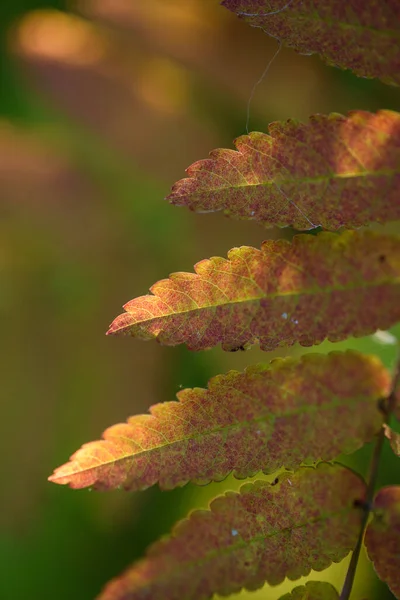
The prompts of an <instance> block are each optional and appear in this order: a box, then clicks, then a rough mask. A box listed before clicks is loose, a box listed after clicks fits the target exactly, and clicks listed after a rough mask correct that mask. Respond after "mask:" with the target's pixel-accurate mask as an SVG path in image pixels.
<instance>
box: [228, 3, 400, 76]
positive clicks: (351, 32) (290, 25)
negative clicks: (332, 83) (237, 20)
mask: <svg viewBox="0 0 400 600" xmlns="http://www.w3.org/2000/svg"><path fill="white" fill-rule="evenodd" d="M222 5H223V6H225V7H226V8H227V9H228V10H230V11H232V12H234V13H236V14H237V15H238V16H239V17H241V18H242V19H244V20H245V21H247V22H248V23H249V24H250V25H252V26H254V27H259V28H261V29H262V30H263V31H265V32H266V33H268V34H269V35H271V36H272V37H274V38H277V39H278V40H280V41H281V42H282V43H283V44H284V45H285V46H288V47H289V48H293V49H294V50H296V52H299V53H300V54H315V53H317V54H319V55H320V56H321V58H322V59H323V60H324V61H325V62H326V63H328V64H329V65H334V66H337V67H340V68H341V69H351V70H352V71H354V73H355V74H356V75H358V76H359V77H368V78H371V77H377V78H379V79H381V80H382V81H383V82H385V83H388V84H391V85H400V3H399V2H398V0H380V1H379V2H373V3H369V2H363V3H360V2H358V1H357V0H327V1H325V2H315V0H289V1H288V0H224V1H223V2H222Z"/></svg>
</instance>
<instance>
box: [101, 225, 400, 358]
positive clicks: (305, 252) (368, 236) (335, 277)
mask: <svg viewBox="0 0 400 600" xmlns="http://www.w3.org/2000/svg"><path fill="white" fill-rule="evenodd" d="M195 271H196V274H193V273H173V274H172V275H171V276H170V278H169V279H164V280H162V281H159V282H158V283H156V284H155V285H153V287H152V288H151V289H150V291H151V292H152V294H151V295H147V296H141V297H139V298H136V299H134V300H131V301H130V302H128V303H127V304H126V305H125V306H124V309H125V311H126V312H125V313H124V314H122V315H120V316H119V317H117V318H116V319H115V320H114V321H113V323H112V324H111V326H110V329H109V331H108V334H129V335H132V336H134V337H137V338H139V339H143V340H148V339H151V338H156V339H157V340H158V341H159V342H160V343H162V344H166V345H169V346H175V345H177V344H181V343H186V344H187V346H188V348H190V349H191V350H202V349H206V348H211V347H212V346H215V345H217V344H219V343H221V344H222V348H223V349H224V350H231V351H232V350H237V349H239V348H242V347H244V346H245V345H249V344H252V343H255V342H256V341H259V342H260V346H261V349H262V350H272V349H274V348H276V347H278V346H291V345H293V344H294V343H296V342H299V343H300V344H301V345H303V346H312V345H314V344H319V343H320V342H322V341H323V340H324V339H325V338H328V339H329V340H331V341H339V340H343V339H345V338H346V337H348V336H350V335H355V336H361V335H367V334H369V333H372V332H374V331H375V330H376V329H387V328H389V327H390V326H391V325H393V324H394V323H396V322H397V321H398V320H400V238H399V237H395V236H388V235H380V234H378V233H375V232H372V231H363V232H362V231H359V232H356V231H347V232H344V233H343V234H341V235H337V234H333V233H327V232H322V233H320V234H319V235H317V236H311V235H304V234H303V235H298V236H295V237H294V239H293V241H292V243H289V242H287V241H286V240H268V241H266V242H264V243H263V245H262V247H261V250H256V249H255V248H251V247H247V246H242V247H240V248H234V249H233V250H231V251H230V252H229V253H228V259H224V258H219V257H214V258H211V259H210V260H203V261H201V262H199V263H197V265H195Z"/></svg>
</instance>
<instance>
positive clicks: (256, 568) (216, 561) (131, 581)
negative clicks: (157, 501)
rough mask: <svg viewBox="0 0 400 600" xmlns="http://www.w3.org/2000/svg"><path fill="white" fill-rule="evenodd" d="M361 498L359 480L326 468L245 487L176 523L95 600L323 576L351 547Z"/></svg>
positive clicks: (199, 594) (205, 593) (198, 596)
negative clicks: (313, 573)
mask: <svg viewBox="0 0 400 600" xmlns="http://www.w3.org/2000/svg"><path fill="white" fill-rule="evenodd" d="M364 495H365V484H364V482H363V481H362V480H361V478H360V477H359V476H358V475H356V474H355V473H354V472H352V471H350V470H349V469H347V468H345V467H342V466H340V465H330V464H327V463H320V464H319V465H318V467H317V468H316V469H314V468H307V467H305V468H302V469H300V470H299V471H297V472H296V473H294V474H289V473H285V474H283V475H282V476H280V477H279V481H277V482H276V485H274V484H270V483H268V482H266V481H257V482H255V483H253V484H245V485H243V486H242V488H241V490H240V493H234V492H227V493H226V494H225V495H224V496H220V497H218V498H216V499H215V500H213V501H212V503H211V505H210V510H209V511H204V510H202V511H195V512H193V513H192V514H191V515H190V516H189V518H188V519H186V520H184V521H181V522H180V523H178V525H177V526H176V527H175V529H174V530H173V532H172V535H171V537H167V538H164V539H162V540H161V541H159V542H158V543H156V544H155V545H154V546H152V547H151V548H150V550H149V552H148V554H147V557H146V558H144V559H143V560H141V561H139V562H138V563H136V564H135V565H133V567H132V568H131V569H129V570H127V571H126V572H125V573H124V574H123V575H122V576H121V577H119V578H117V579H116V580H114V581H112V582H111V583H110V584H108V586H107V587H106V589H105V590H104V592H103V593H102V594H101V595H100V600H139V599H141V600H142V599H144V598H151V600H176V599H181V598H182V599H183V598H184V599H185V600H205V599H207V598H211V596H212V595H213V594H214V593H218V594H222V595H228V594H231V593H234V592H237V591H239V590H240V589H242V588H243V587H245V588H246V589H249V590H255V589H257V588H259V587H261V586H262V585H263V583H264V582H265V581H267V582H268V583H269V584H271V585H277V584H278V583H281V582H282V581H283V580H284V578H285V577H289V579H298V578H299V577H301V576H303V575H307V574H308V573H309V572H310V570H311V569H314V570H317V571H322V570H323V569H326V568H327V567H328V566H329V565H330V564H331V563H332V562H339V561H341V560H342V559H343V558H344V557H345V556H346V554H347V553H348V552H349V551H350V550H351V549H352V548H353V547H354V546H355V544H356V541H357V536H358V533H359V530H360V525H361V519H362V511H361V510H360V509H358V508H356V507H355V500H359V499H360V498H363V497H364Z"/></svg>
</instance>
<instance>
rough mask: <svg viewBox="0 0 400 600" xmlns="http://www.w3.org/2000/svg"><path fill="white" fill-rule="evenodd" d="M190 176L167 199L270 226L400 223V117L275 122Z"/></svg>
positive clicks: (201, 164)
mask: <svg viewBox="0 0 400 600" xmlns="http://www.w3.org/2000/svg"><path fill="white" fill-rule="evenodd" d="M235 146H236V148H237V151H235V150H224V149H219V150H214V151H213V152H211V154H210V158H209V159H206V160H200V161H198V162H196V163H194V164H193V165H192V166H191V167H189V169H187V174H188V177H187V178H186V179H181V180H180V181H178V183H176V184H175V185H174V187H173V188H172V193H171V194H170V195H169V196H168V197H167V199H168V200H170V201H171V202H172V204H176V205H181V206H182V205H184V206H187V207H189V208H190V209H191V210H194V211H197V212H210V211H221V210H222V211H223V212H224V213H225V214H226V215H229V216H230V217H234V218H238V219H251V220H256V221H260V222H262V223H263V224H264V225H265V226H267V227H272V226H275V225H278V226H282V227H285V226H288V225H291V226H293V227H295V228H297V229H310V227H313V226H317V225H321V226H322V227H323V228H325V229H331V230H334V229H338V228H339V227H342V226H345V227H347V228H349V227H359V226H361V225H367V224H369V223H371V222H373V221H378V222H386V221H391V220H396V219H400V202H399V195H400V114H399V113H395V112H392V111H388V110H382V111H380V112H378V113H377V114H371V113H368V112H365V111H353V112H350V113H349V115H348V116H347V117H344V116H342V115H339V114H335V113H333V114H331V115H328V116H325V115H315V116H313V117H311V118H310V121H309V122H308V123H306V124H303V123H299V122H297V121H293V120H288V121H286V122H282V123H280V122H276V123H271V124H270V125H269V128H268V134H266V133H257V132H256V133H250V134H249V135H243V136H241V137H239V138H237V139H236V140H235Z"/></svg>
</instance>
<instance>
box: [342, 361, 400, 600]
mask: <svg viewBox="0 0 400 600" xmlns="http://www.w3.org/2000/svg"><path fill="white" fill-rule="evenodd" d="M399 385H400V358H398V359H397V364H396V368H395V372H394V376H393V383H392V389H391V392H390V395H389V396H388V397H387V398H386V402H385V403H384V405H383V408H382V411H383V414H384V423H386V424H387V423H388V422H389V419H390V417H391V414H392V412H393V411H394V409H395V407H396V390H397V387H398V386H399ZM384 441H385V429H384V427H382V429H381V430H380V432H379V434H378V438H377V440H376V444H375V448H374V452H373V454H372V458H371V463H370V466H369V477H368V486H367V493H366V496H365V501H364V503H363V510H364V516H363V519H362V522H361V528H360V534H359V536H358V540H357V544H356V547H355V548H354V551H353V554H352V556H351V560H350V563H349V568H348V569H347V574H346V579H345V581H344V585H343V589H342V593H341V595H340V600H349V598H350V594H351V590H352V587H353V583H354V577H355V574H356V569H357V563H358V559H359V557H360V552H361V548H362V545H363V539H364V532H365V528H366V526H367V523H368V519H369V515H370V512H371V510H372V505H373V499H374V494H375V487H376V482H377V478H378V472H379V463H380V459H381V455H382V448H383V443H384Z"/></svg>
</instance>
